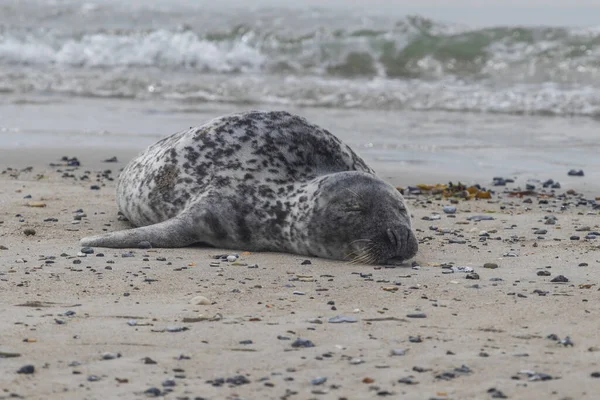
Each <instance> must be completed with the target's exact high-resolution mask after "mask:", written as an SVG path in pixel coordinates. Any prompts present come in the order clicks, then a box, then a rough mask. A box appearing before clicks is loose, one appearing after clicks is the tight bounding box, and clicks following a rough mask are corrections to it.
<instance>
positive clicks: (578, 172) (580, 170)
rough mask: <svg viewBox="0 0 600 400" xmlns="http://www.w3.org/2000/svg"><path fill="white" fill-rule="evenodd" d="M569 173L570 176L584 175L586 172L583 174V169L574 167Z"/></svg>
mask: <svg viewBox="0 0 600 400" xmlns="http://www.w3.org/2000/svg"><path fill="white" fill-rule="evenodd" d="M567 175H569V176H583V175H584V174H583V170H582V169H579V170H577V169H572V170H570V171H569V172H568V173H567Z"/></svg>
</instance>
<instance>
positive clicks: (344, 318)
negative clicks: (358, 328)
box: [327, 315, 358, 324]
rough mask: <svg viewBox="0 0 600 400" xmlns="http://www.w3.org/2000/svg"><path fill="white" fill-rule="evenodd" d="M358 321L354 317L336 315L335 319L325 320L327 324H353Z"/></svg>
mask: <svg viewBox="0 0 600 400" xmlns="http://www.w3.org/2000/svg"><path fill="white" fill-rule="evenodd" d="M356 321H358V319H357V318H356V317H351V316H346V315H336V316H335V317H331V318H329V319H328V320H327V322H329V323H331V324H340V323H342V322H347V323H353V322H356Z"/></svg>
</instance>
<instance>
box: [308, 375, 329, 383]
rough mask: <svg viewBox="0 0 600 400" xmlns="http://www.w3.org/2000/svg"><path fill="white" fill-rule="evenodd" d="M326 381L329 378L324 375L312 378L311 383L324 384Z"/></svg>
mask: <svg viewBox="0 0 600 400" xmlns="http://www.w3.org/2000/svg"><path fill="white" fill-rule="evenodd" d="M325 382H327V378H326V377H324V376H319V377H318V378H315V379H312V380H311V381H310V384H311V385H322V384H324V383H325Z"/></svg>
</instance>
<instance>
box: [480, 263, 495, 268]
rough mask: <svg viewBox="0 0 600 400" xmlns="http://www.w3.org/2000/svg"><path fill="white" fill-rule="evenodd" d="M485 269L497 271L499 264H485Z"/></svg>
mask: <svg viewBox="0 0 600 400" xmlns="http://www.w3.org/2000/svg"><path fill="white" fill-rule="evenodd" d="M483 268H488V269H496V268H498V264H496V263H485V264H483Z"/></svg>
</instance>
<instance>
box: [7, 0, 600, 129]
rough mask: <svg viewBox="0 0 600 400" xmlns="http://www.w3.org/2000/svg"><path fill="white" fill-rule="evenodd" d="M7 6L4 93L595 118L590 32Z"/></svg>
mask: <svg viewBox="0 0 600 400" xmlns="http://www.w3.org/2000/svg"><path fill="white" fill-rule="evenodd" d="M7 1H11V0H7ZM24 1H25V0H24ZM27 1H31V0H27ZM11 4H12V6H11V7H13V8H10V7H9V6H7V5H6V3H3V4H0V11H3V12H4V14H2V13H0V93H14V94H22V93H32V92H37V93H40V92H41V93H58V94H68V95H77V96H89V97H114V98H133V99H151V98H159V99H171V100H177V101H182V102H186V103H190V104H196V103H203V102H228V103H239V104H272V105H280V106H307V107H308V106H310V107H338V108H377V109H381V108H383V109H391V110H404V109H410V110H446V111H469V112H491V113H509V114H536V115H582V116H594V117H597V116H599V115H600V95H598V94H597V93H598V90H597V89H598V85H599V82H600V80H599V78H600V29H597V28H589V29H581V28H578V29H574V28H562V27H486V28H477V29H473V28H468V27H465V26H459V25H455V24H443V23H439V22H436V21H432V20H429V19H426V18H422V17H419V16H411V17H404V18H401V19H397V18H394V17H372V16H366V15H362V14H357V15H349V14H348V15H347V14H340V12H335V13H332V12H324V11H315V10H304V11H302V12H289V11H282V10H277V9H269V10H255V11H252V12H249V11H248V12H238V13H237V14H235V13H233V11H232V14H224V16H223V15H221V16H214V15H208V16H207V15H205V14H206V13H205V12H204V11H203V10H200V11H198V12H197V13H196V14H194V13H190V15H189V16H186V15H185V13H184V12H183V11H181V10H179V11H177V10H175V11H173V10H170V9H169V8H168V7H167V8H166V9H164V10H148V9H143V10H142V11H139V10H138V11H135V12H134V11H132V10H129V9H128V10H125V11H123V10H121V11H122V12H121V14H118V13H116V11H115V10H114V9H110V8H107V7H108V6H106V5H103V3H99V4H98V5H95V6H94V7H91V6H89V5H88V6H85V5H81V4H77V5H76V6H74V5H72V4H71V3H68V2H65V3H60V4H61V5H60V7H63V8H60V7H58V6H57V7H58V8H57V9H51V8H48V9H44V8H43V7H37V8H35V12H36V13H37V14H35V15H33V16H32V18H31V21H30V20H29V19H27V20H26V21H25V20H22V21H20V23H18V24H15V23H12V22H11V21H12V20H13V19H14V18H11V17H10V16H11V13H13V14H14V15H17V11H15V10H18V7H20V4H21V3H20V2H13V3H11ZM2 7H4V8H2ZM7 7H8V8H7ZM115 13H116V14H115ZM109 15H110V16H112V17H111V18H110V19H109V20H107V16H109ZM4 16H8V17H6V18H5V19H3V18H4ZM196 20H197V21H196ZM23 21H25V22H23ZM69 21H71V22H73V23H72V24H69V23H68V22H69ZM106 21H108V22H106ZM131 21H134V22H131ZM182 21H184V22H182ZM185 21H188V22H189V23H188V22H185ZM190 21H195V22H190ZM75 22H76V23H75ZM175 22H178V23H177V24H176V23H175Z"/></svg>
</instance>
